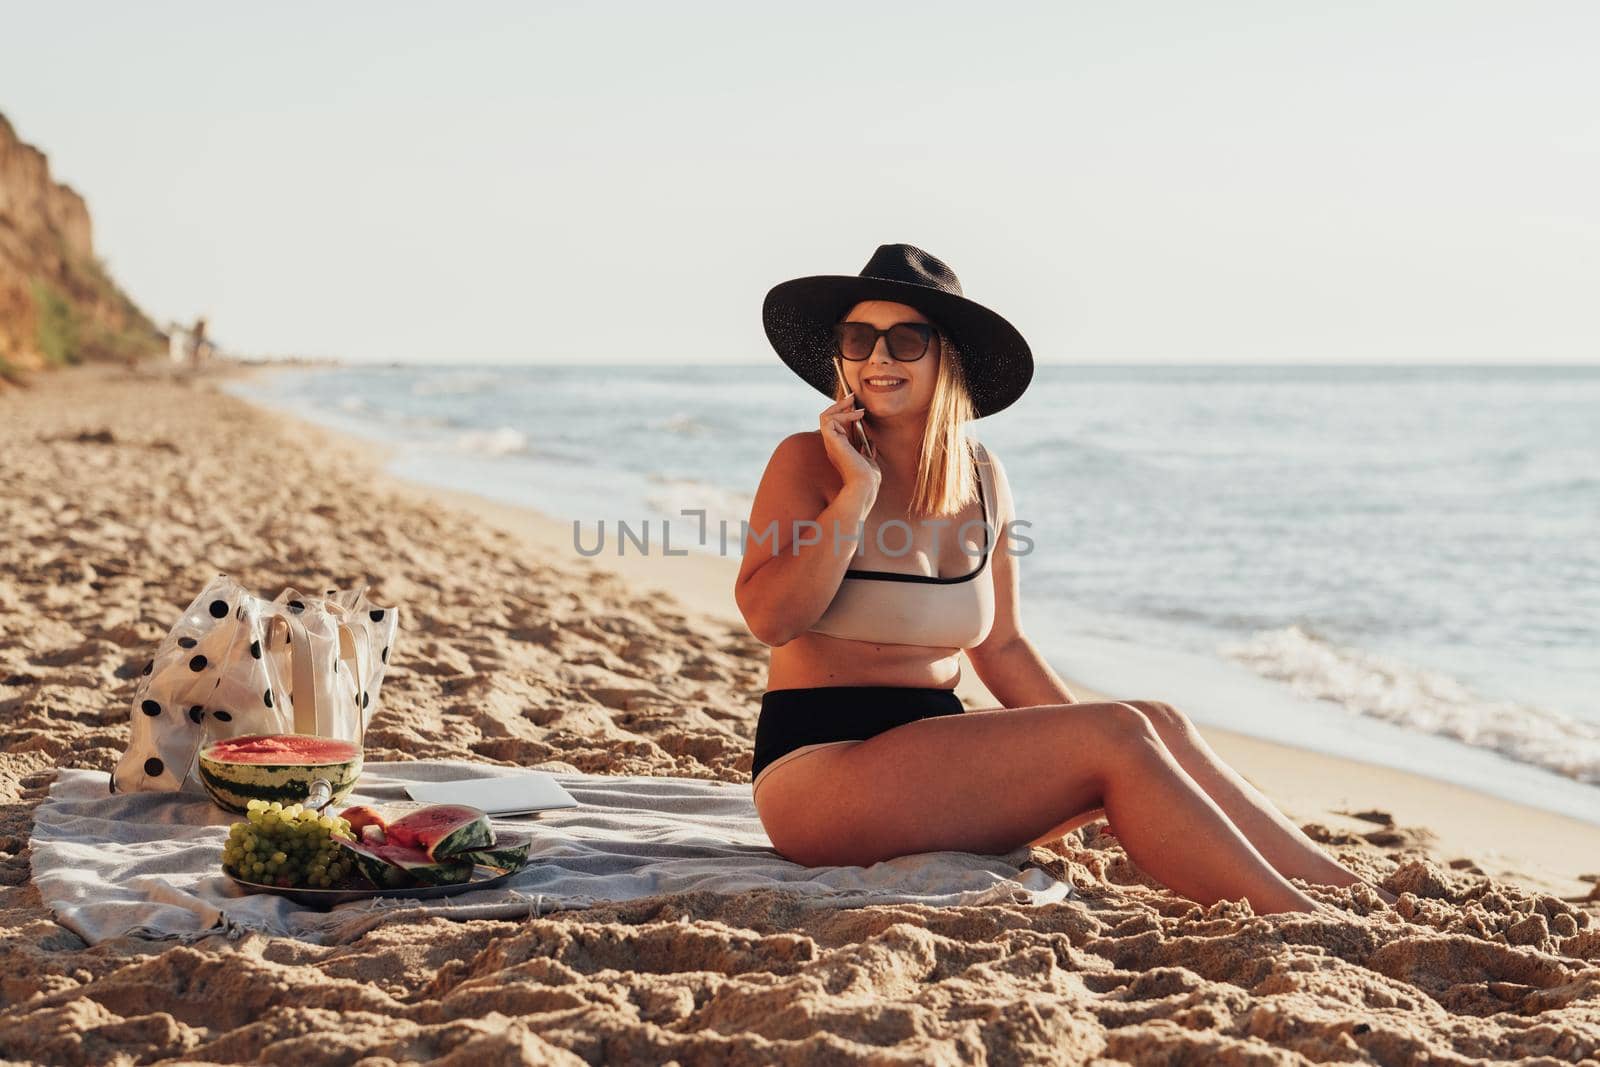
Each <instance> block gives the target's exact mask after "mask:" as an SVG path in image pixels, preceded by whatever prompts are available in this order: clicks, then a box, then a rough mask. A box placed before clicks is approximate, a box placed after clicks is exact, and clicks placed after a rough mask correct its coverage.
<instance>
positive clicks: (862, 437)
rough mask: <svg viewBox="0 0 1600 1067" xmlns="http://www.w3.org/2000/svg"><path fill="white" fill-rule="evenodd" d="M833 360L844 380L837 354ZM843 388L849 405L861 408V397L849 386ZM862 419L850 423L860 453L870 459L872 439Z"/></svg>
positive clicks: (871, 455)
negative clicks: (859, 444)
mask: <svg viewBox="0 0 1600 1067" xmlns="http://www.w3.org/2000/svg"><path fill="white" fill-rule="evenodd" d="M833 362H834V364H835V365H837V366H838V368H839V380H840V381H841V382H842V381H844V367H843V365H842V364H840V363H839V357H838V356H834V357H833ZM844 388H845V393H846V394H847V395H848V396H849V397H850V406H851V407H853V408H856V409H858V410H859V409H860V408H861V406H862V405H861V398H860V397H859V396H856V394H855V392H854V391H853V390H851V388H850V387H849V386H848V385H847V386H845V387H844ZM863 421H865V420H863V419H857V420H856V421H855V422H854V423H852V424H851V425H852V426H853V427H854V431H855V432H854V436H855V438H856V440H857V441H859V442H860V443H861V453H862V455H864V456H866V457H867V458H868V459H872V458H874V456H873V451H872V439H871V438H870V437H868V436H867V428H866V427H865V426H863V425H862V422H863Z"/></svg>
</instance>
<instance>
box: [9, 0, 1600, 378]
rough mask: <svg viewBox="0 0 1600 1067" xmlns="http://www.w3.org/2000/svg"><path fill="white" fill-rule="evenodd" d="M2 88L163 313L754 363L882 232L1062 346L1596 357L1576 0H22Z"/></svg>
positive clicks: (24, 128) (353, 344) (472, 357)
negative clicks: (808, 294) (796, 283)
mask: <svg viewBox="0 0 1600 1067" xmlns="http://www.w3.org/2000/svg"><path fill="white" fill-rule="evenodd" d="M4 24H5V28H4V31H3V32H0V113H3V114H5V115H6V116H7V118H9V119H10V121H11V122H12V124H13V125H14V126H15V127H16V129H17V131H18V132H19V134H20V135H21V136H22V138H23V139H24V140H25V141H28V142H29V143H32V144H34V145H35V146H37V147H39V148H40V149H41V150H43V151H44V152H45V153H46V154H47V155H48V156H49V158H50V163H51V169H52V173H53V175H54V176H55V177H56V178H57V179H58V180H60V181H64V182H65V183H67V184H68V185H71V186H72V187H73V188H74V189H76V190H78V191H79V192H80V193H81V194H83V195H84V197H85V198H86V199H87V200H88V203H89V207H90V212H91V215H92V217H93V219H94V225H95V241H96V246H97V250H98V252H99V254H100V255H101V256H102V258H103V259H104V260H105V261H106V263H107V264H108V265H109V266H110V268H111V270H112V271H113V273H114V275H115V277H116V278H117V279H118V280H119V281H120V282H121V283H122V285H123V287H124V288H125V289H126V290H127V291H128V292H129V294H130V295H131V296H132V297H133V298H134V299H135V300H136V301H137V302H138V303H139V304H140V305H141V306H142V307H144V308H145V309H146V310H147V311H148V312H149V313H150V314H151V315H152V316H153V317H154V318H156V319H157V321H158V322H161V323H166V322H168V321H170V320H183V321H188V320H190V319H192V318H193V317H194V316H195V315H197V314H206V315H207V316H208V317H209V319H210V323H211V333H212V335H213V336H214V337H215V338H216V339H217V340H218V342H219V343H220V344H221V345H222V346H223V348H224V349H226V350H229V351H232V352H235V353H238V354H243V355H257V356H274V355H303V356H322V357H328V356H331V357H336V358H340V359H347V360H352V361H374V362H389V361H400V362H415V361H425V362H463V363H472V362H558V363H568V362H651V363H653V362H661V363H672V362H696V363H740V362H764V361H768V360H771V359H774V358H776V357H775V356H774V355H773V354H772V350H771V348H770V346H769V345H768V343H767V340H766V337H765V334H764V333H763V331H762V328H761V302H762V298H763V296H764V295H765V294H766V292H767V290H768V289H769V288H771V287H772V286H773V285H775V284H777V283H778V282H780V281H783V280H785V279H788V278H793V277H799V276H802V275H811V274H852V275H853V274H857V273H858V272H859V271H860V270H861V269H862V267H863V266H865V264H866V262H867V260H868V259H869V258H870V256H871V255H872V252H873V250H874V249H875V248H876V247H877V246H878V245H880V244H884V243H893V242H904V243H907V244H912V245H916V246H917V247H919V248H922V249H925V250H927V251H929V252H931V253H933V254H934V255H936V256H938V257H939V258H940V259H942V260H944V261H945V262H946V263H948V264H949V265H950V267H951V268H952V269H953V270H954V271H955V273H956V274H957V275H958V276H959V277H960V279H961V283H962V285H963V288H964V290H965V292H966V295H968V296H969V297H971V298H973V299H975V300H977V301H979V302H981V303H983V304H985V305H986V306H988V307H990V308H992V309H993V310H995V311H997V312H999V313H1000V314H1001V315H1003V316H1005V317H1006V318H1007V319H1008V320H1010V321H1011V322H1012V323H1013V324H1014V325H1015V326H1016V327H1017V328H1018V329H1019V330H1020V331H1021V332H1022V334H1023V335H1024V336H1025V337H1026V338H1027V339H1028V341H1029V344H1030V346H1031V347H1032V349H1033V352H1034V356H1035V358H1036V359H1037V360H1038V361H1040V362H1044V363H1052V362H1061V363H1146V362H1155V363H1190V362H1194V363H1256V362H1265V363H1342V362H1349V363H1399V362H1404V363H1426V362H1447V363H1479V362H1492V363H1514V364H1515V363H1577V362H1582V363H1594V362H1600V314H1597V310H1596V309H1597V302H1596V299H1595V294H1596V293H1597V292H1600V196H1596V195H1595V190H1596V189H1600V108H1597V107H1596V104H1597V102H1600V63H1595V62H1594V56H1595V54H1596V52H1597V50H1600V4H1595V3H1592V2H1590V0H1573V2H1567V3H1560V2H1543V0H1530V2H1526V3H1515V4H1514V3H1510V2H1508V0H1506V2H1499V3H1479V2H1473V0H1442V2H1436V3H1432V2H1430V3H1424V2H1413V0H1394V2H1386V3H1382V4H1329V3H1326V2H1325V0H1315V2H1311V0H1283V2H1273V0H1263V2H1257V3H1241V2H1225V0H1208V2H1207V3H1204V4H1193V3H1188V2H1183V0H1175V2H1170V3H1150V2H1138V0H1132V2H1126V3H1118V4H1105V3H1078V2H1050V3H1038V4H1007V3H1003V2H996V3H985V4H982V5H977V4H970V3H963V4H953V3H943V2H937V0H924V2H918V3H914V4H913V3H879V4H867V3H861V2H860V0H857V2H855V3H848V4H847V3H832V2H813V3H807V4H783V5H778V4H751V3H729V4H705V3H692V2H679V3H672V4H660V3H657V4H626V3H620V2H614V3H610V4H589V5H577V4H557V3H537V4H529V3H515V4H513V3H504V4H502V3H463V4H450V5H445V4H426V5H425V4H407V3H385V4H381V5H379V4H376V3H348V4H337V5H335V4H326V3H322V4H309V3H297V2H283V3H278V4H274V5H270V6H260V5H224V4H200V3H177V2H163V3H157V4H137V5H136V4H123V3H83V2H77V0H53V2H52V3H50V4H29V5H14V6H11V7H9V9H8V10H7V12H6V14H5V18H4Z"/></svg>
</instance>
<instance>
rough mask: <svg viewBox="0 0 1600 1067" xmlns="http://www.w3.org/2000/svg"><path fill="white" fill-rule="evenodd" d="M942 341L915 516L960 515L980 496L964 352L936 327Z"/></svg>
mask: <svg viewBox="0 0 1600 1067" xmlns="http://www.w3.org/2000/svg"><path fill="white" fill-rule="evenodd" d="M934 334H935V335H936V336H937V337H938V338H939V375H938V377H937V378H936V379H935V380H934V383H933V401H932V402H931V403H930V404H929V405H928V424H927V426H926V428H925V429H924V430H923V434H922V450H921V452H920V454H919V455H918V457H917V478H916V485H915V486H913V487H912V491H911V514H913V515H916V516H939V515H957V514H959V513H960V512H961V510H962V509H963V508H965V507H966V506H967V504H969V503H970V502H971V501H972V500H973V499H974V498H975V497H976V496H977V494H978V469H977V464H976V458H975V457H973V455H972V449H971V448H970V447H969V446H968V444H967V439H966V438H967V435H966V425H967V423H969V422H971V421H972V419H973V416H974V415H975V414H976V412H975V410H974V408H973V405H972V394H971V393H970V392H968V390H967V379H966V375H965V373H964V372H963V371H962V369H961V353H960V351H959V350H958V349H957V348H956V344H955V341H953V340H952V339H951V337H950V335H949V334H947V333H945V332H944V331H943V330H941V329H939V328H938V327H937V326H935V327H934ZM838 368H839V364H838V363H837V362H835V363H834V375H835V380H834V387H833V398H834V399H835V400H842V399H843V398H844V395H845V383H844V379H843V378H842V377H839V374H838Z"/></svg>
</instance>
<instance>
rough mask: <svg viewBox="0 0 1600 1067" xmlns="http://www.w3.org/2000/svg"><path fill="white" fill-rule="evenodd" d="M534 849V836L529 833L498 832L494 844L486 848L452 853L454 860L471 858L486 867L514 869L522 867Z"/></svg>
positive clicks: (451, 856)
mask: <svg viewBox="0 0 1600 1067" xmlns="http://www.w3.org/2000/svg"><path fill="white" fill-rule="evenodd" d="M532 849H533V838H532V837H530V836H529V835H527V834H518V833H504V834H496V835H495V839H494V844H492V845H489V846H487V847H485V848H475V849H472V850H471V851H469V852H455V853H452V854H451V855H450V858H451V859H453V860H471V861H472V862H473V863H481V864H483V865H484V866H485V867H499V868H501V869H503V870H508V871H514V870H516V869H517V868H518V867H521V866H522V865H523V864H524V863H525V862H527V859H528V853H529V852H530V851H531V850H532Z"/></svg>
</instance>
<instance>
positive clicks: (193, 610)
mask: <svg viewBox="0 0 1600 1067" xmlns="http://www.w3.org/2000/svg"><path fill="white" fill-rule="evenodd" d="M399 622H400V620H399V609H398V608H394V607H379V606H378V605H376V604H372V603H370V602H369V601H368V600H367V597H366V587H365V586H362V587H361V588H359V589H355V590H349V591H342V590H339V589H329V590H327V592H326V593H324V594H323V595H322V596H320V597H319V596H312V595H308V594H304V593H301V592H299V591H297V590H295V589H292V588H290V589H285V590H284V591H283V592H281V593H279V594H278V597H277V599H276V600H263V599H262V598H260V597H258V596H255V595H254V594H252V593H251V592H250V591H249V590H247V589H245V588H244V587H243V586H241V585H240V584H239V583H238V582H236V581H234V580H233V579H232V578H230V577H228V576H227V575H226V574H219V575H217V577H216V578H214V579H212V580H211V582H210V583H209V584H208V585H207V586H206V587H205V589H204V590H203V591H202V592H201V593H200V595H199V596H197V597H195V598H194V601H193V603H191V604H190V605H189V607H188V608H187V609H186V610H185V611H184V613H183V616H182V617H181V618H180V619H179V620H178V622H177V624H176V625H174V626H173V628H172V631H171V632H170V633H168V634H167V636H166V637H165V638H164V639H163V640H162V642H161V644H160V645H159V646H157V648H156V653H155V656H154V658H153V659H151V660H150V662H148V663H146V664H145V666H144V672H143V673H142V674H141V675H140V677H139V682H138V684H137V685H136V686H135V687H134V692H133V712H132V718H133V734H132V739H131V741H130V743H129V745H128V750H127V751H126V752H125V753H123V755H122V758H121V759H120V760H119V761H118V762H117V766H116V769H115V770H114V771H112V773H111V791H112V792H113V793H122V792H134V791H139V790H166V791H169V792H170V791H174V790H184V791H193V792H200V791H203V790H204V787H203V785H202V784H201V783H200V779H199V773H198V771H197V770H196V767H195V764H196V756H197V754H198V753H199V751H200V749H201V748H202V747H203V746H205V745H207V744H209V743H210V742H212V741H217V740H221V739H223V738H228V737H239V736H242V735H245V734H286V733H298V734H315V735H317V736H319V737H333V738H338V739H340V740H344V741H353V742H355V743H356V744H357V745H360V744H361V743H362V739H363V737H364V736H365V734H366V727H367V723H368V722H370V721H371V719H372V714H373V711H374V710H375V709H376V708H377V706H378V688H379V686H381V685H382V684H383V676H384V673H385V671H386V670H387V669H388V666H389V659H390V656H391V655H392V654H393V652H394V643H395V637H396V635H397V633H398V632H399Z"/></svg>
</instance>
